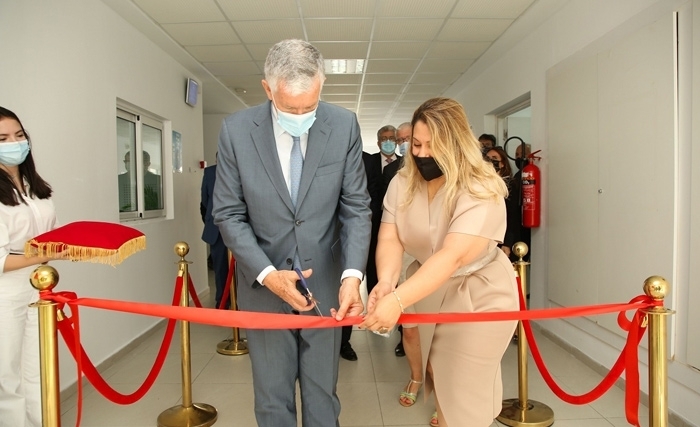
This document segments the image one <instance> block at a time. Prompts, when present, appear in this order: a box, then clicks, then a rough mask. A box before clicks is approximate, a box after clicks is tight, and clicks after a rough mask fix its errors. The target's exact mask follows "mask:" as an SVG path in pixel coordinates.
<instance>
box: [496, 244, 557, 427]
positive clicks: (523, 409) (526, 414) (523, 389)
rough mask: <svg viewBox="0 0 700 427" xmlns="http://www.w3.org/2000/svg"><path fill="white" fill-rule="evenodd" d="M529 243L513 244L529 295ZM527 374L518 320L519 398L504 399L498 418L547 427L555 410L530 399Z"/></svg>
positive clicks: (515, 426) (519, 424)
mask: <svg viewBox="0 0 700 427" xmlns="http://www.w3.org/2000/svg"><path fill="white" fill-rule="evenodd" d="M527 251H528V248H527V245H526V244H525V243H523V242H517V243H516V244H515V245H513V253H514V254H515V256H517V257H518V258H520V259H519V260H518V261H516V262H515V269H516V271H517V272H518V276H519V277H520V289H521V291H522V293H523V295H527V289H528V286H527V269H528V266H529V265H530V263H529V262H526V261H523V257H524V256H525V255H527ZM527 381H528V376H527V338H526V337H525V328H524V326H523V322H518V398H517V399H505V400H503V407H502V410H501V413H500V414H499V415H498V417H496V419H497V420H498V421H499V422H501V423H503V424H505V425H508V426H513V427H524V426H530V427H547V426H551V425H552V424H553V423H554V411H552V409H551V408H550V407H549V406H547V405H545V404H544V403H540V402H537V401H535V400H528V396H527V390H528V384H527Z"/></svg>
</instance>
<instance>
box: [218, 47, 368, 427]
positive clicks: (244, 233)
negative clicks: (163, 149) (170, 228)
mask: <svg viewBox="0 0 700 427" xmlns="http://www.w3.org/2000/svg"><path fill="white" fill-rule="evenodd" d="M323 66H324V63H323V57H322V56H321V53H320V52H319V51H318V49H316V48H315V47H314V46H312V45H311V44H309V43H307V42H305V41H302V40H284V41H282V42H279V43H277V44H276V45H274V46H273V47H272V48H271V49H270V51H269V53H268V56H267V59H266V61H265V68H264V69H265V79H264V80H263V81H262V85H263V87H264V89H265V92H266V93H267V97H268V99H269V100H270V101H268V102H266V103H264V104H262V105H259V106H256V107H252V108H248V109H246V110H243V111H239V112H236V113H234V114H232V115H230V116H229V117H227V118H226V119H225V120H224V122H223V125H222V128H221V134H220V137H219V155H218V166H217V177H216V186H215V187H214V223H215V224H216V225H217V226H218V227H219V230H220V231H221V235H222V236H223V239H224V243H226V246H227V247H228V248H230V249H231V251H232V252H233V255H234V257H235V258H236V265H237V268H236V275H237V278H238V280H237V286H238V301H237V302H238V305H239V308H240V309H241V310H242V311H257V312H268V313H286V314H292V313H294V314H297V313H298V314H303V315H316V314H315V312H314V302H313V301H310V300H308V299H307V298H305V296H304V294H302V293H301V292H300V291H299V290H298V288H297V282H298V279H299V277H298V276H297V273H296V272H294V271H292V268H299V269H300V270H302V274H303V275H304V277H306V278H307V282H308V287H309V289H310V290H311V292H313V296H314V297H315V299H317V300H318V301H319V306H320V310H321V312H322V313H323V314H324V315H328V314H331V315H333V316H334V317H335V318H336V319H337V320H341V319H343V318H344V317H345V316H346V315H347V316H358V315H360V314H361V313H362V310H363V305H362V299H361V298H360V290H359V288H360V283H361V280H362V276H363V271H364V270H365V264H366V262H367V250H368V246H369V235H370V228H371V220H370V216H371V212H370V209H369V195H368V194H367V182H366V177H365V174H364V173H363V169H362V138H361V136H360V127H359V125H358V122H357V117H356V116H355V114H353V113H352V112H350V111H348V110H345V109H343V108H341V107H338V106H335V105H331V104H327V103H325V102H321V101H320V99H319V96H320V93H321V87H322V85H323V81H324V79H325V76H324V69H323ZM329 309H330V311H329ZM246 335H247V338H248V348H249V350H250V360H251V362H252V369H253V389H254V393H255V416H256V419H257V422H258V426H261V427H279V426H296V425H297V415H296V413H297V410H296V402H295V395H296V386H297V382H298V384H299V388H300V391H301V411H302V414H301V417H302V423H303V425H304V426H305V427H328V426H338V425H339V423H338V416H339V414H340V401H339V400H338V396H337V393H336V383H337V380H338V361H339V349H340V335H341V328H321V329H285V330H260V329H247V330H246Z"/></svg>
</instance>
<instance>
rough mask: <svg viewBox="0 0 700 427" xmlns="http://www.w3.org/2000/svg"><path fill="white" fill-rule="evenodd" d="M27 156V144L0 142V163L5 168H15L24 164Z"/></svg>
mask: <svg viewBox="0 0 700 427" xmlns="http://www.w3.org/2000/svg"><path fill="white" fill-rule="evenodd" d="M27 154H29V142H28V141H27V140H26V139H25V140H24V141H17V142H2V143H0V163H2V164H3V165H7V166H17V165H20V164H22V163H23V162H24V159H26V158H27Z"/></svg>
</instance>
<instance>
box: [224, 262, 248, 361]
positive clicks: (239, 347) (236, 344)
mask: <svg viewBox="0 0 700 427" xmlns="http://www.w3.org/2000/svg"><path fill="white" fill-rule="evenodd" d="M232 258H233V257H232V255H231V251H229V252H228V265H229V268H230V269H232V270H233V272H232V273H233V274H231V282H230V283H227V285H228V286H229V287H230V288H231V290H230V292H229V295H231V307H230V308H229V309H230V310H238V305H237V302H236V263H235V262H234V263H232V262H231V259H232ZM216 352H217V353H219V354H223V355H225V356H240V355H242V354H248V345H247V344H246V343H245V342H243V341H241V339H240V336H239V333H238V328H236V327H234V328H233V339H225V340H223V341H221V342H220V343H219V344H217V346H216Z"/></svg>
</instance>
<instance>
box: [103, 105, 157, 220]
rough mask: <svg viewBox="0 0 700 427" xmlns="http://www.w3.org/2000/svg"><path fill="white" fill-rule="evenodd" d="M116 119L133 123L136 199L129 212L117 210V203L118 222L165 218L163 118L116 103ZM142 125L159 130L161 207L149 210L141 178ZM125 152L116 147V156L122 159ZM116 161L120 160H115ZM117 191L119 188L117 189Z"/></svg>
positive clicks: (142, 178)
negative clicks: (134, 206)
mask: <svg viewBox="0 0 700 427" xmlns="http://www.w3.org/2000/svg"><path fill="white" fill-rule="evenodd" d="M115 118H116V119H122V120H126V121H128V122H131V123H133V124H134V129H135V132H134V133H135V135H134V136H135V141H134V144H135V146H134V148H133V150H134V153H133V157H132V158H133V160H134V162H135V165H134V167H133V168H131V170H133V171H135V172H136V182H137V185H136V195H137V196H136V197H137V198H136V200H137V207H138V208H137V209H136V210H135V211H130V212H121V211H119V204H117V210H118V211H119V221H120V222H129V221H137V220H151V219H159V218H165V216H166V208H165V206H166V202H165V201H166V197H165V195H166V183H165V180H166V177H165V173H164V171H165V169H166V165H165V163H164V160H165V147H166V135H165V132H166V124H165V122H164V121H163V120H161V119H159V118H157V117H155V116H153V115H149V114H147V113H144V112H142V111H136V110H135V109H134V108H132V107H128V106H125V105H123V104H118V105H117V110H116V117H115ZM143 126H149V127H151V128H154V129H157V130H159V131H160V150H159V151H160V153H159V154H160V166H161V171H160V202H161V205H162V208H160V209H151V210H146V204H145V194H144V186H143V184H142V183H143V180H144V168H143V162H144V160H143V150H144V143H143ZM124 154H125V153H122V152H121V151H120V150H119V147H117V156H118V159H123V157H124ZM117 161H118V162H119V161H120V160H117ZM151 163H153V156H152V157H151ZM118 191H119V189H118ZM117 198H119V193H117Z"/></svg>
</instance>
